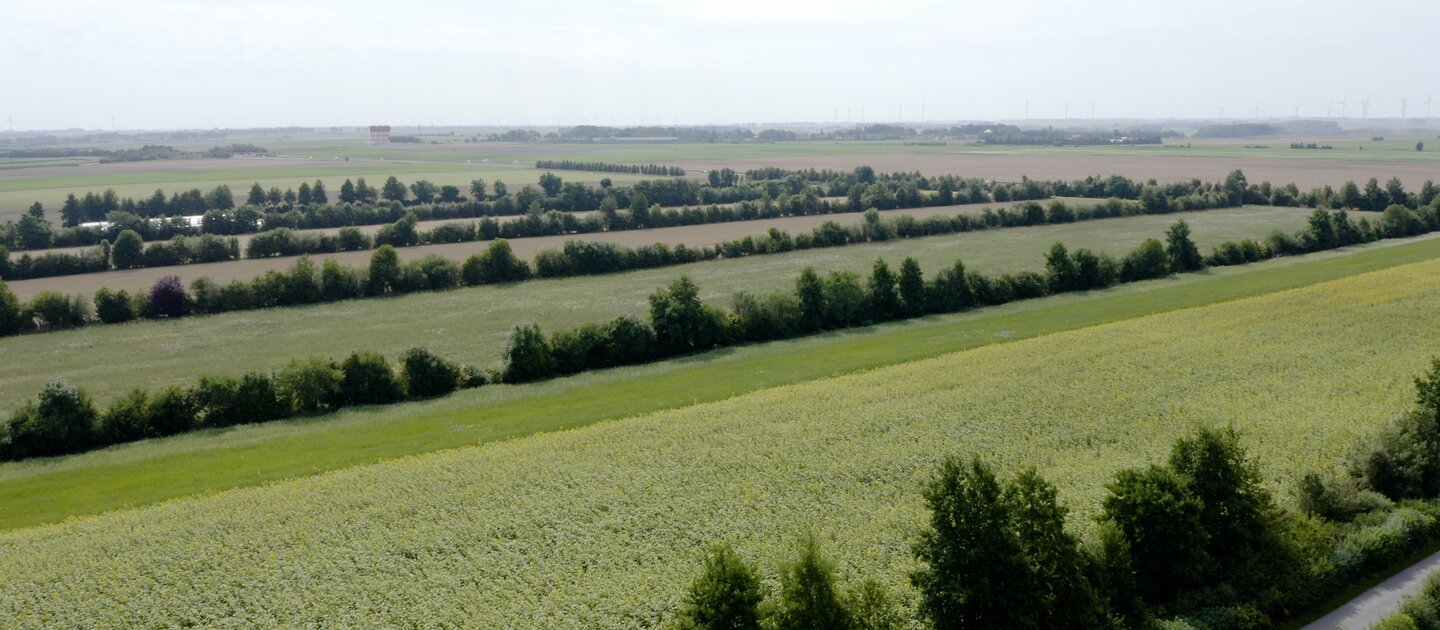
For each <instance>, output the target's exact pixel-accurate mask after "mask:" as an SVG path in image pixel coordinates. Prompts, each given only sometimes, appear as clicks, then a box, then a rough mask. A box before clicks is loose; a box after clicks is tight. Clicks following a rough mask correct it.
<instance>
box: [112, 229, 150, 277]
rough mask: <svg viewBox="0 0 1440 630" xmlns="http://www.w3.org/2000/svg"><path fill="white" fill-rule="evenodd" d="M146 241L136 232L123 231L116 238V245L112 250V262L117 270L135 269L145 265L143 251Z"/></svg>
mask: <svg viewBox="0 0 1440 630" xmlns="http://www.w3.org/2000/svg"><path fill="white" fill-rule="evenodd" d="M144 246H145V240H144V239H142V238H140V234H139V233H137V232H136V231H135V230H122V231H121V232H120V235H119V236H116V237H115V245H113V246H112V247H111V248H110V260H112V261H113V262H114V264H115V268H116V269H134V268H136V267H140V266H142V265H143V264H144V262H145V261H144V260H143V255H144V253H143V251H142V249H143V248H144Z"/></svg>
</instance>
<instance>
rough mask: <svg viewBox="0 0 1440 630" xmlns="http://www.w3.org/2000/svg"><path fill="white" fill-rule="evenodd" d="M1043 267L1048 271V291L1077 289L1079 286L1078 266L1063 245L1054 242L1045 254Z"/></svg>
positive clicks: (1062, 291)
mask: <svg viewBox="0 0 1440 630" xmlns="http://www.w3.org/2000/svg"><path fill="white" fill-rule="evenodd" d="M1045 269H1046V271H1047V272H1048V273H1049V281H1050V291H1051V292H1053V293H1064V292H1066V291H1078V290H1079V289H1080V288H1081V287H1080V266H1079V265H1077V264H1075V259H1074V258H1071V257H1070V250H1068V249H1065V245H1064V244H1061V243H1056V244H1054V245H1051V246H1050V251H1049V252H1048V253H1046V254H1045Z"/></svg>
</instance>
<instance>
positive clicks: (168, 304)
mask: <svg viewBox="0 0 1440 630" xmlns="http://www.w3.org/2000/svg"><path fill="white" fill-rule="evenodd" d="M189 306H190V296H189V295H188V294H187V293H186V292H185V285H183V284H180V277H179V276H165V277H163V278H160V279H159V280H156V281H155V286H152V287H150V309H151V310H152V311H153V313H154V316H155V317H180V316H182V315H185V313H186V312H187V311H188V309H189Z"/></svg>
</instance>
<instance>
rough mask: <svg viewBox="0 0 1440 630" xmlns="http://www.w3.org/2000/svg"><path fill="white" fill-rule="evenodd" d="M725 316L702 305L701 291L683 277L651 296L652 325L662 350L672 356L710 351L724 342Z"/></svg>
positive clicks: (688, 279)
mask: <svg viewBox="0 0 1440 630" xmlns="http://www.w3.org/2000/svg"><path fill="white" fill-rule="evenodd" d="M723 321H724V317H723V315H721V314H720V313H719V311H717V310H716V309H714V308H713V307H709V306H706V305H705V304H703V303H701V302H700V288H699V287H697V286H695V283H694V282H693V281H691V280H690V278H689V277H687V276H680V277H679V278H678V279H676V280H675V281H674V282H672V283H670V286H669V287H668V288H666V289H660V290H658V291H656V292H655V293H653V294H651V295H650V326H651V327H652V328H654V329H655V339H656V342H657V343H658V344H659V345H660V347H661V348H663V349H665V351H667V352H669V353H671V354H688V353H691V352H699V351H704V350H709V349H711V348H714V347H716V346H719V345H722V344H724V342H725V327H724V324H723Z"/></svg>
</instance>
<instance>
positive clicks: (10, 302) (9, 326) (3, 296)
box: [0, 280, 25, 337]
mask: <svg viewBox="0 0 1440 630" xmlns="http://www.w3.org/2000/svg"><path fill="white" fill-rule="evenodd" d="M24 321H25V320H24V317H23V311H22V310H21V309H20V300H19V299H17V298H16V297H15V293H14V292H12V291H11V290H10V287H9V286H7V285H6V284H5V281H4V280H0V337H4V336H6V335H13V334H15V333H18V332H20V330H21V329H22V328H23V326H22V323H23V322H24Z"/></svg>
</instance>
